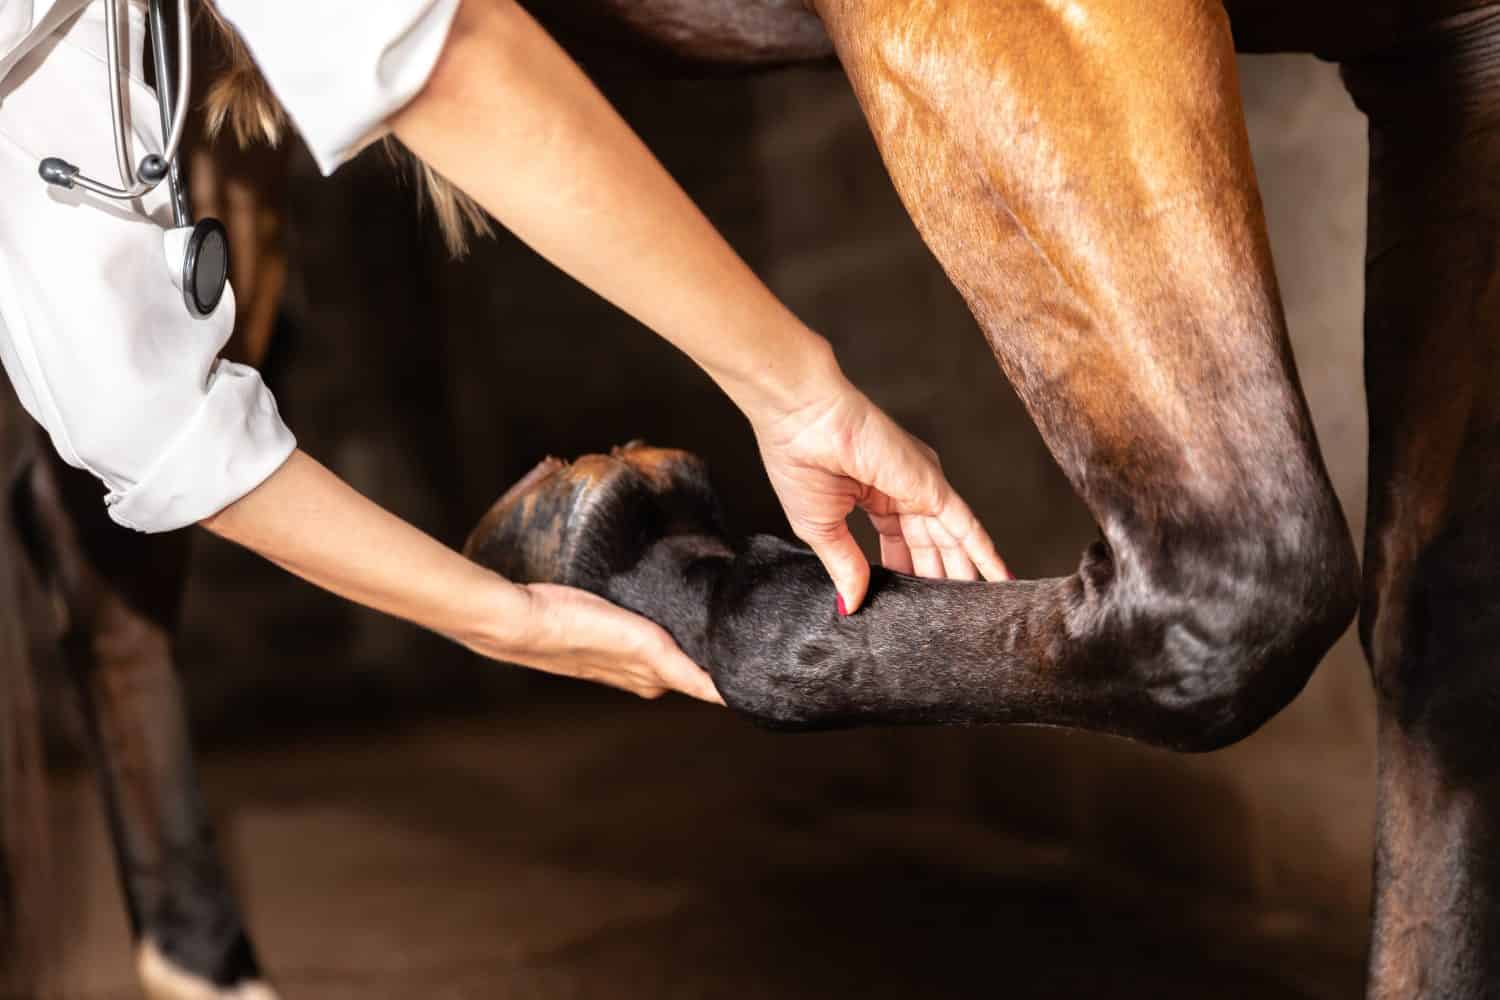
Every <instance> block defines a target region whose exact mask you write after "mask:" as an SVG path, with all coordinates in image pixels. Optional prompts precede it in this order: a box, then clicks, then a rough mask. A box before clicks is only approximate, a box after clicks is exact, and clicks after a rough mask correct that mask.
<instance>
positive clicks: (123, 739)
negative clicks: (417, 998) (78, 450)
mask: <svg viewBox="0 0 1500 1000" xmlns="http://www.w3.org/2000/svg"><path fill="white" fill-rule="evenodd" d="M43 450H44V451H45V454H46V457H45V458H43V459H41V460H39V461H38V462H37V463H36V465H35V466H33V469H32V473H31V475H30V478H29V480H28V481H27V482H26V483H25V488H24V492H23V494H22V496H21V498H20V500H19V502H18V504H17V506H18V509H19V511H20V516H21V517H22V520H23V522H24V523H23V524H22V525H21V529H22V536H23V537H24V538H25V539H26V542H27V544H28V546H29V547H30V549H31V551H32V555H33V559H34V562H35V563H36V565H37V566H38V568H39V570H40V572H41V575H42V577H43V579H44V580H45V581H46V583H47V584H48V586H49V587H51V588H52V589H53V591H54V593H55V594H56V595H57V598H58V603H59V606H60V608H61V610H62V613H63V614H64V615H65V616H66V621H65V623H64V630H63V634H64V639H63V648H64V655H65V657H66V660H67V665H68V667H69V669H70V671H71V673H72V676H73V679H74V681H75V682H76V684H77V690H78V694H79V701H80V704H81V706H82V708H83V712H84V718H85V721H86V723H87V727H88V731H89V736H90V743H91V750H92V754H93V758H94V763H95V767H96V769H97V772H98V778H99V783H100V788H101V790H102V792H103V796H104V802H105V807H106V810H107V813H108V819H109V823H110V827H111V831H110V832H111V835H112V839H113V843H114V847H115V854H116V862H117V865H118V871H119V876H120V881H121V886H122V889H123V891H124V896H125V901H126V905H127V908H128V910H129V916H130V925H131V929H132V931H133V933H134V935H135V938H136V943H137V966H138V972H139V974H140V977H141V980H142V984H143V985H144V987H145V988H146V992H147V996H148V997H150V998H152V1000H187V998H195V1000H196V998H205V1000H206V998H209V997H235V998H242V1000H260V998H265V997H270V996H272V994H271V992H270V990H269V988H267V987H266V986H264V985H263V984H261V983H260V982H259V978H260V976H259V970H258V967H257V965H256V960H255V955H254V952H253V950H252V949H251V946H250V942H249V939H248V938H247V937H246V935H245V930H244V925H243V922H242V919H241V917H240V913H239V908H238V905H237V904H236V902H235V897H234V893H233V890H232V888H231V886H230V883H229V879H228V875H227V872H226V870H225V868H224V865H223V863H222V862H221V861H220V859H219V855H218V853H217V851H216V849H215V847H214V843H213V836H212V832H211V830H210V827H209V822H208V817H207V815H206V813H205V810H204V807H203V803H202V801H201V799H200V796H199V791H198V782H197V778H196V776H195V774H194V770H193V762H192V753H191V747H190V745H189V739H188V730H187V717H186V714H185V711H184V706H183V703H182V692H181V690H180V688H179V686H178V681H177V673H176V666H175V664H174V662H173V655H172V636H173V632H174V631H175V628H176V624H177V617H178V607H179V603H180V599H181V594H182V586H183V581H184V578H185V575H186V571H187V559H188V550H189V542H190V536H189V535H188V534H187V533H186V532H176V533H173V534H169V535H153V536H147V535H137V534H135V533H133V532H128V531H125V530H124V529H122V528H120V527H119V526H117V525H115V524H114V523H113V522H111V521H110V520H109V518H108V516H107V515H106V513H105V510H104V505H103V504H102V503H100V501H99V486H98V483H97V481H96V480H95V479H94V478H93V477H92V476H90V475H88V474H86V473H81V472H79V471H77V470H75V469H71V468H68V467H67V466H65V465H63V464H62V462H61V461H59V460H58V459H57V458H56V457H55V455H54V453H53V452H52V450H51V449H50V448H44V449H43Z"/></svg>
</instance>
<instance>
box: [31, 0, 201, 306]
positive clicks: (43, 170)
mask: <svg viewBox="0 0 1500 1000" xmlns="http://www.w3.org/2000/svg"><path fill="white" fill-rule="evenodd" d="M162 3H163V0H150V25H151V53H152V60H153V63H154V65H155V68H156V99H157V103H158V104H159V105H160V107H161V127H162V131H163V132H164V133H165V134H166V148H165V149H163V150H162V152H161V153H151V154H149V155H147V156H145V157H143V158H142V159H141V162H140V165H139V166H138V167H136V168H134V169H132V167H131V163H130V148H129V145H128V144H127V142H126V136H125V124H124V120H123V103H122V102H123V100H124V94H123V91H124V86H123V84H122V82H121V81H122V73H121V70H120V23H119V19H120V14H119V10H118V5H119V0H104V35H105V45H106V46H107V48H108V51H107V52H106V54H105V57H106V61H107V63H108V67H109V111H110V120H111V122H112V124H113V126H114V130H115V155H116V157H117V158H118V160H119V164H120V174H121V176H123V177H124V178H125V183H126V186H125V187H114V186H113V185H110V184H105V183H104V182H102V181H99V180H95V179H94V178H92V177H90V176H88V175H87V174H85V173H84V172H83V171H82V170H80V169H78V167H77V166H76V165H74V164H72V163H69V162H68V161H67V160H64V159H62V158H61V157H57V156H49V157H47V158H46V159H45V160H43V161H42V162H41V166H40V167H39V168H38V171H37V172H38V173H40V174H41V175H42V180H44V181H46V182H47V183H48V184H55V185H57V186H58V187H62V188H74V187H80V188H83V189H84V190H85V191H92V192H93V193H94V194H97V195H102V196H103V197H105V198H115V199H120V200H125V201H129V200H133V199H135V198H139V197H141V196H142V195H144V194H146V193H147V192H150V191H153V190H155V189H156V187H157V186H158V185H159V184H161V182H162V181H166V182H167V189H168V191H169V192H170V193H171V202H172V219H173V222H174V224H175V226H176V228H174V229H169V230H167V232H166V235H165V237H164V242H165V249H166V254H167V261H168V263H169V265H171V266H173V267H175V266H176V264H175V262H176V261H177V260H179V259H180V260H181V261H182V265H181V271H180V272H179V273H177V274H174V275H173V283H174V284H176V285H177V286H178V287H179V288H180V289H181V290H182V298H183V301H184V302H186V303H187V308H188V312H189V313H191V314H192V315H194V316H196V317H203V316H207V315H208V314H209V313H211V312H213V311H214V309H215V308H217V307H218V305H219V300H220V299H221V298H222V297H223V295H224V286H225V285H226V284H227V283H228V281H229V237H228V234H227V233H226V232H225V231H224V224H223V223H222V222H220V221H219V220H218V219H203V220H202V221H200V222H198V223H197V224H196V225H195V224H194V223H193V213H192V208H191V206H190V204H189V202H188V194H187V189H186V187H185V185H184V184H183V181H182V177H181V175H180V173H179V172H178V169H177V160H178V156H177V151H178V146H179V145H180V144H181V143H182V132H183V126H184V125H185V124H186V122H187V109H188V89H189V87H190V85H191V83H192V67H193V62H192V22H191V21H190V20H189V18H188V0H177V54H178V58H179V60H180V61H181V72H180V73H178V74H177V93H176V97H175V99H174V97H173V94H172V88H171V87H170V86H169V85H168V84H169V81H170V80H171V79H172V70H171V54H170V52H169V51H168V46H167V23H166V12H165V11H164V10H163V9H162ZM174 108H175V110H174Z"/></svg>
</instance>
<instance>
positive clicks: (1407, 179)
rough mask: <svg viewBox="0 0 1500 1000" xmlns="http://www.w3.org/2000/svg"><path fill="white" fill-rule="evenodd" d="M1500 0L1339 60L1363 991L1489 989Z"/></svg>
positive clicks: (1497, 506) (1482, 992)
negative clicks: (1360, 363) (1356, 447)
mask: <svg viewBox="0 0 1500 1000" xmlns="http://www.w3.org/2000/svg"><path fill="white" fill-rule="evenodd" d="M1497 53H1500V11H1497V10H1491V11H1489V12H1487V13H1484V14H1483V15H1481V16H1474V15H1470V16H1469V17H1467V18H1462V19H1455V20H1453V21H1450V22H1447V23H1445V24H1442V25H1439V26H1438V27H1437V29H1436V30H1434V31H1432V32H1430V33H1427V34H1425V35H1423V36H1419V37H1417V38H1416V39H1415V40H1413V41H1411V42H1408V43H1406V44H1404V45H1402V46H1400V47H1398V48H1397V49H1395V50H1393V51H1391V52H1387V53H1383V54H1381V55H1378V56H1374V57H1370V58H1366V59H1363V60H1360V61H1359V62H1357V63H1352V64H1349V65H1346V66H1345V78H1346V80H1347V81H1348V83H1349V85H1350V89H1351V91H1352V92H1353V94H1354V96H1355V98H1356V100H1357V101H1358V103H1359V104H1360V106H1361V108H1363V109H1364V110H1365V111H1366V113H1367V114H1368V115H1369V116H1370V139H1371V142H1370V145H1371V161H1372V162H1371V177H1370V213H1369V214H1370V235H1369V249H1368V265H1367V276H1366V279H1367V280H1366V287H1367V295H1368V301H1367V305H1366V310H1367V312H1366V324H1365V326H1366V341H1365V354H1366V361H1365V364H1366V382H1367V389H1368V399H1369V410H1370V518H1369V530H1368V537H1367V540H1366V549H1365V551H1366V559H1365V575H1366V576H1365V603H1364V607H1363V609H1362V612H1361V623H1360V624H1361V629H1360V631H1361V636H1362V638H1363V639H1364V644H1365V649H1366V652H1367V654H1368V656H1369V658H1370V664H1371V667H1372V669H1373V671H1374V676H1375V687H1376V692H1377V697H1378V705H1379V720H1380V721H1379V729H1378V732H1379V760H1380V767H1379V775H1380V777H1379V798H1378V810H1379V811H1378V823H1377V841H1376V848H1377V850H1376V867H1375V896H1376V899H1375V936H1374V944H1373V950H1372V952H1371V966H1370V968H1371V981H1370V995H1371V996H1372V997H1379V998H1382V1000H1395V998H1414V997H1443V998H1445V1000H1476V998H1479V997H1497V996H1500V749H1497V745H1496V726H1497V722H1500V670H1497V666H1500V664H1497V662H1496V657H1497V652H1496V651H1497V650H1500V308H1497V306H1500V299H1497V295H1500V257H1497V253H1496V246H1497V233H1500V191H1497V189H1496V187H1495V178H1496V176H1497V172H1500V129H1497V125H1500V88H1497V85H1496V82H1495V81H1496V70H1497V69H1500V55H1497Z"/></svg>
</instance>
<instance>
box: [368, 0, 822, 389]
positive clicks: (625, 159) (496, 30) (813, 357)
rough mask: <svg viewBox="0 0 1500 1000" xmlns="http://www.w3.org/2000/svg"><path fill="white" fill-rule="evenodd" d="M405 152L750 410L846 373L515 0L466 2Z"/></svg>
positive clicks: (411, 120)
mask: <svg viewBox="0 0 1500 1000" xmlns="http://www.w3.org/2000/svg"><path fill="white" fill-rule="evenodd" d="M389 124H390V127H391V130H392V131H393V132H394V133H395V135H396V137H397V138H399V139H400V140H401V141H402V142H403V143H405V144H406V146H407V147H408V148H409V149H411V150H412V152H414V153H416V154H417V155H418V156H419V157H421V158H422V159H423V160H424V161H426V162H427V163H428V164H429V165H431V166H432V167H433V168H434V169H435V170H437V171H438V172H439V173H441V174H443V175H444V176H445V177H447V178H448V179H449V180H450V181H452V182H453V183H454V184H456V185H458V187H459V188H461V189H462V190H463V191H464V192H465V193H467V194H468V195H469V196H470V197H472V198H473V199H474V200H475V201H477V202H478V203H479V204H480V205H481V206H483V207H484V209H485V210H486V211H488V212H489V213H490V214H491V215H493V216H494V217H495V218H496V219H498V220H499V221H500V222H501V223H502V224H504V225H505V227H506V228H507V229H509V230H511V231H512V232H513V233H515V234H516V235H517V236H519V237H520V238H521V239H523V240H525V241H526V242H527V243H528V244H529V245H530V246H531V247H532V248H533V249H535V250H536V251H537V252H538V253H540V254H541V255H542V256H543V257H545V258H547V259H548V260H549V261H551V262H552V263H553V264H555V265H557V266H558V267H559V268H561V269H562V270H563V271H565V272H567V273H568V274H569V275H571V276H572V277H574V278H576V279H577V280H579V281H580V282H582V283H583V284H584V285H587V286H588V287H589V288H591V289H593V290H594V291H595V292H597V293H598V294H599V295H601V296H603V297H604V298H605V299H607V300H609V301H610V302H612V303H614V304H615V305H616V306H619V307H620V308H621V309H623V310H624V311H625V312H627V313H629V314H630V315H632V316H634V317H635V318H636V319H638V320H640V321H641V322H642V323H644V324H645V325H646V326H648V327H650V328H651V329H652V330H655V331H656V332H657V333H659V334H661V336H663V337H664V338H666V339H667V340H668V341H670V342H671V343H672V344H674V345H676V346H677V347H678V348H679V349H680V350H682V351H683V352H685V353H686V354H687V355H688V356H689V357H691V358H692V359H693V360H694V361H696V362H697V363H698V364H699V365H700V366H702V368H703V369H704V370H705V371H706V372H708V374H709V376H710V377H711V378H713V379H714V381H716V382H717V383H718V384H719V385H720V386H721V387H722V388H723V389H724V391H725V392H727V393H728V394H729V396H730V398H732V399H733V400H734V401H735V402H736V403H737V404H738V405H739V406H740V408H741V409H742V410H744V411H745V412H746V413H747V414H754V413H758V412H760V411H762V410H765V409H768V408H780V409H788V408H794V407H796V406H797V405H799V404H800V403H801V402H802V401H803V400H804V399H806V398H807V397H809V396H815V395H819V394H821V392H822V390H823V389H825V388H826V387H827V386H828V385H830V384H833V383H835V382H836V381H838V380H839V379H840V378H841V376H840V375H839V372H838V367H837V364H836V363H835V361H834V358H833V352H832V351H831V349H830V348H829V346H828V343H827V342H826V341H825V340H824V339H823V338H822V337H820V336H818V335H817V334H815V333H813V332H812V331H811V330H809V329H808V328H807V327H806V326H804V325H803V324H802V323H801V322H800V321H798V319H797V318H796V317H795V316H793V315H792V314H791V312H790V311H789V310H788V309H787V308H786V307H785V306H784V305H782V304H781V302H780V301H779V300H778V299H777V298H776V297H775V296H774V295H772V294H771V292H770V290H769V289H767V288H766V287H765V285H763V284H762V283H761V282H760V280H759V279H758V278H756V276H755V275H754V273H753V272H751V270H750V269H749V267H747V266H746V265H745V263H744V262H743V261H742V260H741V259H740V257H739V256H738V255H737V254H736V253H735V252H734V251H733V250H732V249H731V248H730V247H729V245H728V244H727V243H725V242H724V239H723V238H722V237H721V236H720V235H719V233H718V232H717V230H715V229H714V227H713V225H712V224H711V223H710V222H709V221H708V220H707V219H706V218H704V216H703V213H702V212H700V211H699V210H698V208H697V206H695V205H694V204H693V202H692V201H691V200H690V199H689V198H688V197H687V195H686V194H684V193H683V191H682V189H681V188H680V187H678V185H677V184H676V182H674V181H673V180H672V178H671V177H670V176H669V175H668V174H667V172H666V171H665V170H664V169H663V168H662V166H661V165H660V164H659V163H658V162H657V160H656V158H655V157H654V156H653V155H652V154H651V152H650V150H648V149H647V148H646V146H645V145H644V144H643V143H642V142H641V140H640V139H639V138H638V137H637V136H636V134H635V133H634V132H633V131H632V130H631V129H630V127H629V126H628V125H626V124H625V122H624V121H623V120H622V119H621V118H620V116H619V115H618V114H617V113H616V112H615V110H614V109H613V108H612V107H611V106H610V105H609V102H608V101H606V100H605V99H604V97H603V95H602V94H600V93H599V91H598V90H597V89H596V88H595V87H594V86H593V84H592V83H590V82H589V80H588V78H587V77H586V76H584V74H583V71H582V70H580V69H579V68H578V66H577V65H576V64H575V63H574V62H573V60H572V59H570V58H569V57H568V55H567V54H566V53H565V52H563V50H562V49H561V48H559V47H558V46H557V44H556V43H555V42H554V41H553V40H552V38H551V37H550V36H549V35H548V34H547V32H546V31H545V30H543V29H542V27H541V26H540V25H538V24H537V23H536V22H535V21H534V20H533V19H532V18H531V15H530V14H528V13H527V12H526V11H524V10H522V9H521V7H520V6H519V5H518V4H516V3H514V2H513V0H465V2H464V3H463V4H462V5H461V6H460V7H459V10H458V14H457V15H456V17H455V20H454V22H453V26H452V28H451V29H450V33H449V37H448V42H447V45H446V47H445V48H444V50H443V54H442V55H441V57H440V58H439V59H438V62H437V65H436V67H435V68H434V70H433V72H432V75H431V77H429V78H428V81H427V85H426V87H425V88H424V89H423V90H422V91H421V92H420V93H418V95H417V96H416V97H415V98H414V99H413V100H412V101H411V102H410V103H408V104H407V105H406V106H405V107H404V108H403V109H402V110H400V111H399V112H397V114H396V115H395V116H394V117H393V118H392V119H391V120H390V122H389Z"/></svg>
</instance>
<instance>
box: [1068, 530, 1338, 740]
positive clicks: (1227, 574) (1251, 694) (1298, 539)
mask: <svg viewBox="0 0 1500 1000" xmlns="http://www.w3.org/2000/svg"><path fill="white" fill-rule="evenodd" d="M1195 534H1196V536H1197V539H1196V540H1194V541H1187V540H1184V539H1181V538H1177V539H1171V540H1166V539H1162V538H1161V537H1160V536H1158V538H1157V545H1156V547H1155V548H1154V549H1153V550H1152V551H1151V552H1150V553H1149V554H1146V555H1144V556H1137V557H1135V558H1127V559H1126V560H1122V562H1123V563H1124V565H1121V566H1119V567H1117V569H1116V576H1115V578H1114V579H1113V580H1112V581H1111V584H1110V585H1111V587H1112V588H1113V589H1114V594H1113V598H1114V599H1113V600H1112V601H1108V602H1106V603H1105V604H1104V606H1105V607H1106V608H1108V609H1110V613H1111V614H1112V620H1111V621H1110V623H1109V625H1108V626H1107V627H1105V628H1103V629H1101V630H1100V632H1099V637H1100V641H1101V642H1104V643H1115V644H1117V645H1118V649H1119V651H1120V654H1123V655H1124V656H1126V657H1128V668H1127V669H1128V671H1129V674H1130V676H1131V678H1132V680H1133V681H1134V682H1135V683H1137V684H1138V685H1139V687H1140V691H1141V693H1142V696H1143V697H1144V698H1145V699H1146V700H1147V703H1148V706H1149V711H1148V715H1149V716H1150V717H1152V718H1153V719H1154V723H1153V726H1154V727H1155V728H1154V731H1153V732H1152V733H1151V734H1150V736H1151V739H1152V742H1157V743H1159V744H1161V745H1164V746H1167V747H1170V748H1172V749H1176V750H1183V751H1189V752H1206V751H1212V750H1219V749H1222V748H1224V747H1227V746H1230V745H1231V744H1234V743H1237V742H1239V741H1240V740H1242V739H1244V738H1245V737H1247V736H1249V735H1250V734H1252V733H1254V732H1255V731H1256V730H1258V729H1259V728H1260V727H1261V726H1263V725H1264V724H1265V723H1266V722H1268V721H1269V720H1270V719H1271V718H1272V717H1273V716H1275V715H1276V714H1277V713H1278V712H1280V711H1281V710H1282V709H1283V708H1285V707H1286V706H1287V705H1288V704H1289V703H1290V702H1291V701H1292V700H1293V699H1294V698H1295V697H1296V696H1297V695H1298V693H1300V692H1301V690H1302V688H1303V687H1304V686H1305V685H1306V683H1307V681H1308V679H1309V678H1310V677H1311V676H1312V673H1313V671H1314V670H1315V669H1316V668H1317V666H1318V664H1319V662H1321V660H1322V658H1323V656H1324V655H1325V654H1326V653H1327V652H1328V649H1329V648H1330V647H1331V646H1332V645H1333V643H1334V642H1335V641H1336V640H1337V639H1338V637H1339V636H1340V635H1342V634H1343V632H1344V630H1345V629H1346V628H1347V627H1348V626H1349V624H1350V622H1351V621H1352V620H1353V618H1354V615H1355V611H1356V608H1357V607H1358V592H1359V577H1358V564H1357V560H1356V559H1355V555H1354V549H1353V545H1352V542H1351V540H1350V538H1349V534H1348V529H1347V528H1346V527H1345V525H1344V523H1343V519H1342V517H1334V516H1322V517H1319V518H1311V519H1303V520H1302V523H1301V524H1298V525H1297V526H1296V527H1295V528H1289V526H1288V525H1287V524H1286V523H1284V522H1283V523H1281V524H1278V525H1275V526H1274V527H1268V528H1267V530H1264V531H1262V532H1259V533H1256V532H1244V531H1243V528H1242V527H1236V528H1235V529H1233V530H1230V529H1227V528H1226V529H1225V530H1215V531H1211V532H1203V531H1199V532H1196V533H1195ZM1088 563H1089V560H1088V559H1086V560H1085V567H1084V570H1083V572H1082V573H1081V576H1082V577H1085V578H1087V576H1088V575H1089V574H1090V573H1091V572H1092V573H1094V574H1096V575H1097V574H1098V573H1099V572H1100V570H1099V569H1098V567H1097V566H1096V567H1090V566H1089V565H1088ZM1120 654H1117V655H1116V657H1115V659H1116V661H1117V662H1118V659H1119V655H1120Z"/></svg>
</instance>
